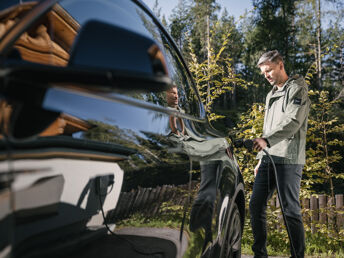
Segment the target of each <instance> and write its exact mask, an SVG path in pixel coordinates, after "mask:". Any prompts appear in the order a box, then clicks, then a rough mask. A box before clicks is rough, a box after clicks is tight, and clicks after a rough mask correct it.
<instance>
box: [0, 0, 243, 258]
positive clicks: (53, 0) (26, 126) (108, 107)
mask: <svg viewBox="0 0 344 258" xmlns="http://www.w3.org/2000/svg"><path fill="white" fill-rule="evenodd" d="M0 57H1V59H0V125H1V127H0V128H1V131H0V146H1V148H0V157H1V161H0V231H1V234H0V257H99V258H100V257H195V256H200V255H201V256H202V257H240V255H241V251H240V245H241V235H242V230H243V225H244V217H245V214H244V213H245V199H244V185H243V179H242V175H241V173H240V171H239V167H238V164H237V161H236V159H235V157H234V155H233V148H232V146H231V145H230V144H229V143H228V141H227V140H226V138H224V136H223V135H221V134H220V133H219V132H218V131H216V130H215V129H214V128H213V127H212V126H211V125H210V124H209V123H208V120H207V117H206V113H205V110H204V107H203V106H202V103H201V101H200V97H199V95H198V92H197V90H196V88H195V84H194V82H193V79H192V76H191V74H190V72H189V70H188V68H187V66H186V64H185V61H184V59H183V57H182V56H181V54H180V52H179V50H178V49H177V47H176V45H175V43H174V42H173V40H172V39H171V37H170V35H169V34H168V33H167V32H166V30H165V29H164V28H163V26H162V25H161V24H160V23H159V21H158V20H157V19H156V17H154V15H153V14H152V12H151V11H150V10H149V9H148V8H147V7H146V6H145V5H144V4H143V3H142V2H141V1H138V0H132V1H129V0H87V1H86V0H63V1H58V0H46V1H24V0H23V1H18V0H7V1H1V2H0Z"/></svg>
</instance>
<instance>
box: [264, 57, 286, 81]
mask: <svg viewBox="0 0 344 258" xmlns="http://www.w3.org/2000/svg"><path fill="white" fill-rule="evenodd" d="M259 68H260V71H261V74H262V75H264V77H265V79H267V80H268V82H269V83H270V84H271V85H273V86H274V85H277V86H278V85H279V84H281V83H282V82H283V80H282V71H283V69H284V67H283V63H282V62H279V63H277V64H276V63H273V62H269V61H268V62H265V63H263V64H262V65H260V66H259Z"/></svg>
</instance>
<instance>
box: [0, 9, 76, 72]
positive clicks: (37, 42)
mask: <svg viewBox="0 0 344 258" xmlns="http://www.w3.org/2000/svg"><path fill="white" fill-rule="evenodd" d="M35 4H36V3H33V2H29V3H23V4H21V5H18V6H16V7H15V8H8V9H6V10H4V11H2V12H1V13H0V38H1V37H2V36H3V35H4V34H5V33H6V32H7V31H8V30H9V29H10V28H11V27H12V26H13V25H14V24H15V23H16V22H17V21H18V20H19V19H21V18H22V17H23V16H24V15H25V13H26V12H27V11H28V10H30V9H31V8H32V7H33V6H34V5H35ZM79 27H80V26H79V24H78V23H77V22H76V21H75V20H74V18H72V17H71V16H70V15H69V14H68V13H67V12H66V11H65V10H64V9H63V8H62V7H61V6H60V5H55V7H54V8H53V9H52V11H50V12H48V14H47V15H46V16H45V17H44V21H43V22H40V24H39V25H38V26H34V27H33V28H32V29H31V30H30V31H29V32H25V33H24V34H23V35H22V36H21V37H20V38H19V39H18V40H17V42H16V43H15V48H16V49H17V50H18V51H19V53H20V55H21V58H22V59H24V60H26V61H30V62H35V63H41V64H50V65H56V66H65V65H67V63H68V60H69V51H70V49H71V47H72V44H73V41H74V39H75V36H76V35H77V31H78V29H79Z"/></svg>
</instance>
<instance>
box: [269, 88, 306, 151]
mask: <svg viewBox="0 0 344 258" xmlns="http://www.w3.org/2000/svg"><path fill="white" fill-rule="evenodd" d="M286 97H287V96H286ZM309 104H310V102H309V99H308V93H307V90H306V88H304V87H302V86H299V85H292V88H291V89H290V90H289V93H288V103H287V107H286V110H285V112H284V114H283V120H282V122H280V123H279V124H278V125H277V127H276V128H275V129H274V130H273V131H271V132H270V133H269V134H268V135H265V136H264V138H265V139H266V143H267V144H270V145H271V146H273V145H275V144H277V143H279V142H280V141H282V140H284V139H287V138H289V137H291V136H293V135H294V134H295V133H296V132H297V131H298V130H299V128H300V127H301V125H302V124H303V122H304V121H305V119H306V117H307V116H308V112H309ZM265 147H266V146H265Z"/></svg>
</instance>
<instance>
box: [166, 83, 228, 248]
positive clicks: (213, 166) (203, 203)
mask: <svg viewBox="0 0 344 258" xmlns="http://www.w3.org/2000/svg"><path fill="white" fill-rule="evenodd" d="M166 102H167V105H168V107H169V108H171V109H173V110H176V111H179V112H181V113H184V111H183V110H182V109H181V108H180V107H179V106H178V104H179V103H178V102H179V97H178V88H177V86H176V85H173V86H172V87H171V88H170V89H168V90H167V91H166ZM186 121H187V120H186ZM189 126H190V124H185V123H184V122H183V119H182V118H180V117H176V116H173V115H170V117H169V127H170V129H171V133H170V135H169V139H170V141H171V142H173V143H174V144H175V148H173V149H170V151H172V152H181V153H185V154H186V155H188V156H189V158H190V160H192V161H193V162H199V164H200V172H201V184H200V187H199V189H198V193H197V196H195V199H194V202H193V204H192V208H191V211H190V225H189V226H190V230H191V231H193V232H195V231H196V230H198V229H199V228H201V227H203V228H204V230H205V245H206V243H208V242H210V241H211V239H212V229H211V224H212V220H211V219H212V214H213V212H214V203H215V199H216V192H217V190H216V189H217V186H216V185H217V182H216V179H217V178H219V173H220V171H221V168H222V167H223V166H225V165H226V163H228V162H230V161H229V157H228V156H227V152H226V151H227V149H228V147H229V145H228V143H227V141H226V140H225V139H224V138H216V139H210V140H206V139H204V138H202V137H199V136H197V135H196V134H195V133H194V131H193V130H192V129H191V128H190V127H189ZM204 247H205V246H204ZM204 247H203V249H204Z"/></svg>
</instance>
